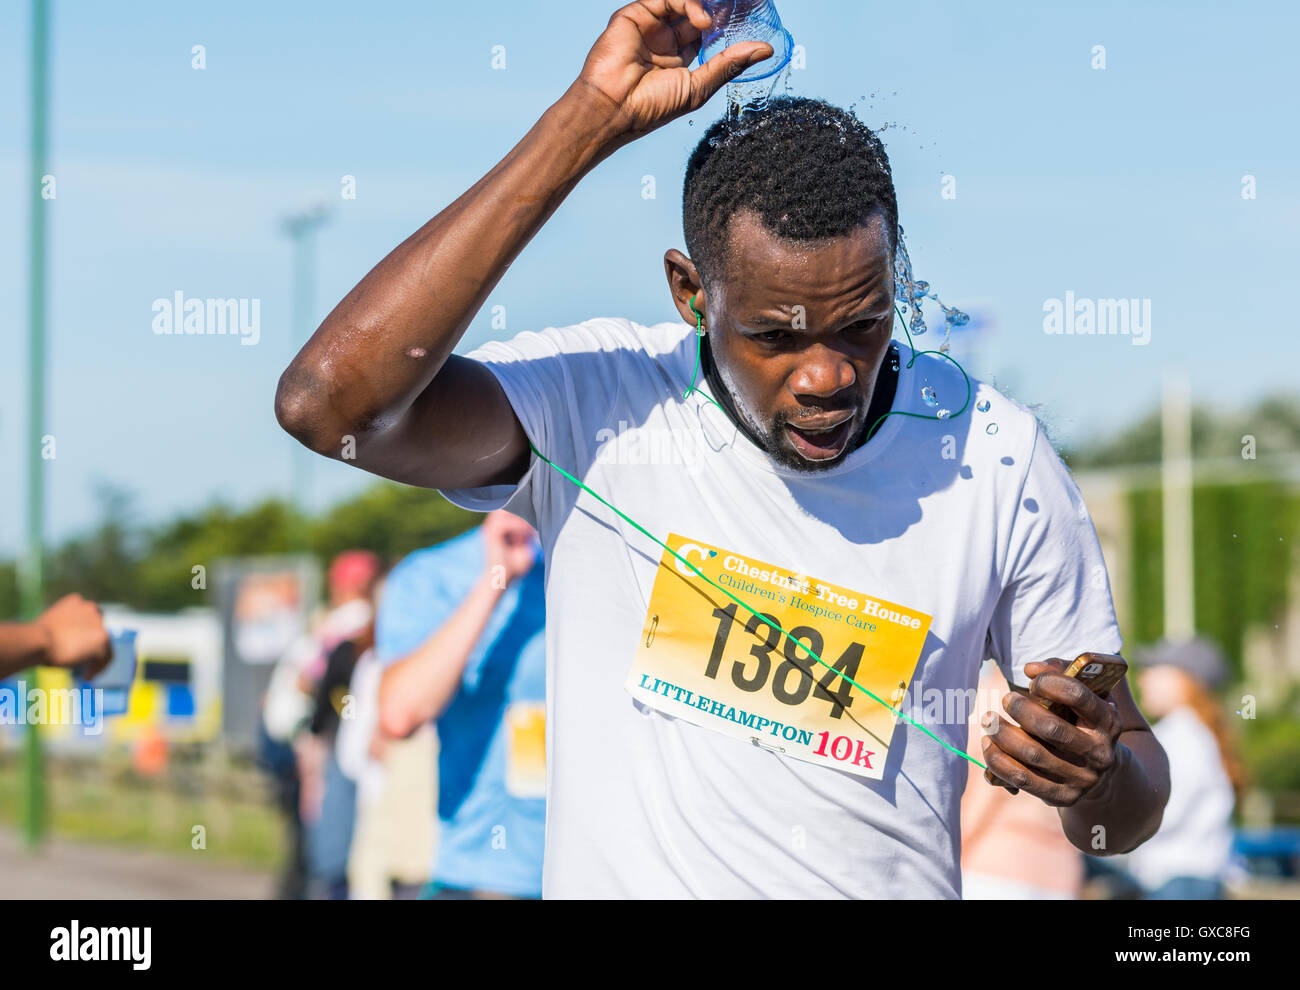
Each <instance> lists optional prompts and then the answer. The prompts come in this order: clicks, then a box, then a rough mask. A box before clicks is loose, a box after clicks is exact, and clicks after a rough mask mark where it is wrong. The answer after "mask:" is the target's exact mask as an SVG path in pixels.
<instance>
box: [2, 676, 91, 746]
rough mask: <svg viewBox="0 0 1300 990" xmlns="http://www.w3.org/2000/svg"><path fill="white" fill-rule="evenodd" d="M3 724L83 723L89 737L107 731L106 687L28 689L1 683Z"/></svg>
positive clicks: (80, 724) (13, 684)
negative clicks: (105, 724)
mask: <svg viewBox="0 0 1300 990" xmlns="http://www.w3.org/2000/svg"><path fill="white" fill-rule="evenodd" d="M0 725H79V726H81V727H82V731H83V733H84V734H85V735H88V736H97V735H99V734H100V733H102V732H103V731H104V691H103V689H102V688H89V687H83V688H51V689H46V688H28V687H27V682H26V681H23V680H19V681H15V682H13V683H12V684H5V685H0Z"/></svg>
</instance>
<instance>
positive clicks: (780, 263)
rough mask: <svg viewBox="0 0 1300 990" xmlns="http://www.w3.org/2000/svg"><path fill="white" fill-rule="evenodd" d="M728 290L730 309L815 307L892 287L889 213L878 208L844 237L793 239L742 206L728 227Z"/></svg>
mask: <svg viewBox="0 0 1300 990" xmlns="http://www.w3.org/2000/svg"><path fill="white" fill-rule="evenodd" d="M728 240H729V244H728V257H727V263H726V286H725V294H726V297H727V305H728V307H729V308H730V307H733V306H738V307H749V306H759V307H762V306H766V305H769V304H770V303H772V302H773V301H778V300H779V302H780V304H782V305H791V304H796V303H798V304H802V305H804V306H807V307H813V306H817V305H820V304H824V303H829V302H832V301H837V300H841V299H843V298H844V297H845V296H852V295H864V294H868V293H871V292H874V291H876V290H878V289H883V290H885V291H890V292H891V293H892V285H893V258H892V252H891V250H890V240H889V238H888V236H887V235H886V233H885V220H884V214H883V213H882V212H880V211H876V212H874V213H872V214H871V215H870V217H869V218H868V219H867V221H866V222H865V223H864V224H862V225H861V226H858V227H855V228H854V229H853V230H851V231H849V232H848V233H847V234H844V235H843V236H841V237H831V238H826V239H824V240H818V241H790V240H786V239H784V238H781V237H779V236H777V235H776V234H774V233H773V232H772V231H770V230H768V229H767V228H766V227H765V226H763V223H762V220H761V219H760V218H759V216H758V214H757V213H755V212H753V211H752V210H742V211H740V212H739V213H737V214H736V216H735V217H733V218H732V221H731V224H730V225H729V227H728Z"/></svg>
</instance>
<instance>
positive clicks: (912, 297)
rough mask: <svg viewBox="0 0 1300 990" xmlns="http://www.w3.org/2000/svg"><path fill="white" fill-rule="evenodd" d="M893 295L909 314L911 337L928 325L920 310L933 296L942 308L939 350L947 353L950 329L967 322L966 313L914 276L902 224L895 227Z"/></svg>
mask: <svg viewBox="0 0 1300 990" xmlns="http://www.w3.org/2000/svg"><path fill="white" fill-rule="evenodd" d="M894 297H895V298H896V299H897V300H898V302H899V303H900V305H901V306H902V309H903V312H905V313H910V314H911V317H910V319H909V321H908V330H909V331H910V332H911V334H912V336H913V337H919V336H921V335H922V334H924V333H925V332H927V331H928V330H929V329H930V328H929V327H928V326H927V325H926V322H925V313H924V311H923V310H922V305H923V300H925V299H932V300H934V301H935V302H936V303H938V304H939V309H941V310H942V311H943V343H942V344H940V345H939V350H940V351H942V352H943V353H944V354H947V353H948V348H949V347H950V346H951V343H952V331H953V329H954V328H956V327H964V326H966V324H968V323H970V317H969V316H968V315H967V314H965V313H963V312H962V311H961V310H959V309H957V308H956V307H955V306H945V305H944V303H943V300H942V299H940V298H939V295H938V293H936V292H934V291H933V290H932V289H931V288H930V283H929V282H926V281H923V280H922V279H918V278H917V277H916V274H915V272H914V271H913V270H912V259H911V256H910V255H908V253H907V241H906V239H905V237H904V234H903V228H902V227H901V226H900V227H899V228H898V248H897V250H896V251H895V253H894Z"/></svg>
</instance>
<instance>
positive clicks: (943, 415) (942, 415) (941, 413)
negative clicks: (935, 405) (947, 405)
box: [935, 409, 952, 419]
mask: <svg viewBox="0 0 1300 990" xmlns="http://www.w3.org/2000/svg"><path fill="white" fill-rule="evenodd" d="M935 415H936V416H938V417H939V418H940V419H947V418H948V417H949V416H951V415H952V410H951V409H940V410H939V411H938V412H937V413H935Z"/></svg>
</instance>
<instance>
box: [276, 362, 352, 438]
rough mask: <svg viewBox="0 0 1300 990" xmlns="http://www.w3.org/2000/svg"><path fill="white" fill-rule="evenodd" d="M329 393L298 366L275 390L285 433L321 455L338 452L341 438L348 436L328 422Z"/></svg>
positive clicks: (277, 419)
mask: <svg viewBox="0 0 1300 990" xmlns="http://www.w3.org/2000/svg"><path fill="white" fill-rule="evenodd" d="M327 392H328V388H327V387H326V385H325V384H324V383H323V382H321V381H320V380H319V378H318V377H317V376H315V375H311V374H308V373H305V372H304V371H303V370H302V369H300V368H299V367H298V366H297V364H296V363H295V364H294V365H291V366H290V367H289V368H288V370H286V371H285V373H284V374H283V375H281V376H280V384H279V386H278V387H277V388H276V390H275V418H276V421H277V422H278V423H279V424H280V427H281V429H283V430H284V431H285V432H286V433H288V434H289V435H290V436H291V437H293V438H294V439H295V440H297V441H298V442H299V443H300V444H302V445H303V446H304V447H306V448H308V449H309V450H312V451H315V452H316V453H318V454H327V452H328V451H330V450H332V449H336V448H337V446H338V444H337V440H338V437H339V436H340V435H341V434H342V433H345V432H347V431H346V430H339V429H337V428H336V427H332V426H331V424H330V423H329V422H328V420H329V415H328V411H329V402H328V400H327V399H326V398H325V395H326V393H327Z"/></svg>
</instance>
